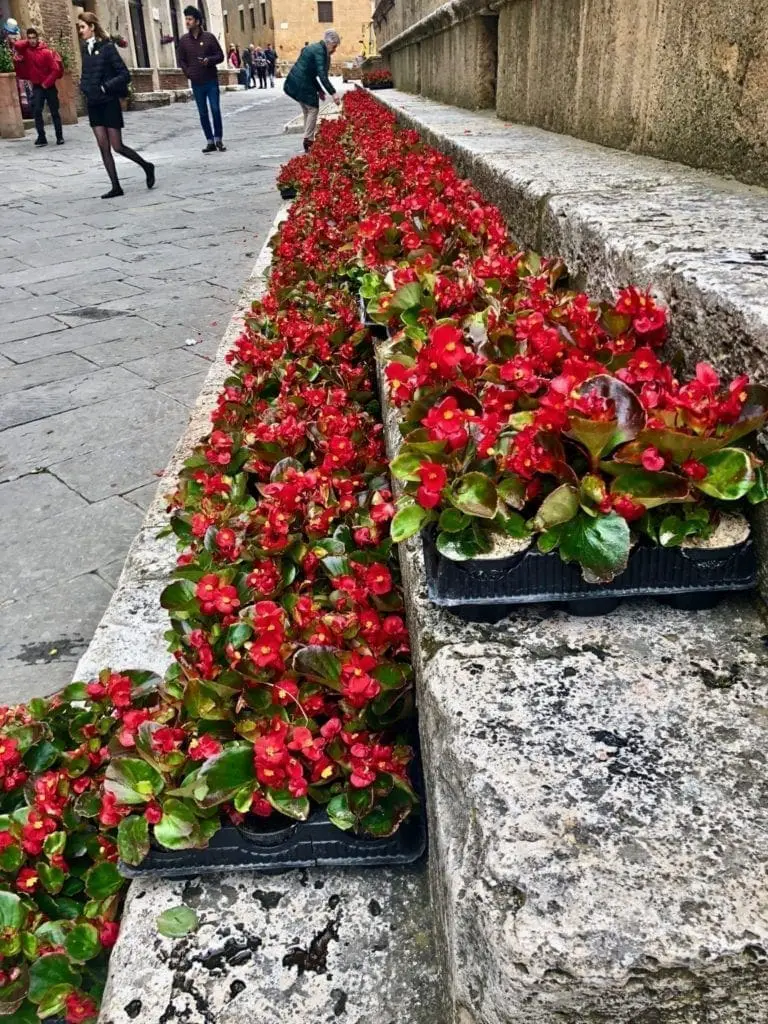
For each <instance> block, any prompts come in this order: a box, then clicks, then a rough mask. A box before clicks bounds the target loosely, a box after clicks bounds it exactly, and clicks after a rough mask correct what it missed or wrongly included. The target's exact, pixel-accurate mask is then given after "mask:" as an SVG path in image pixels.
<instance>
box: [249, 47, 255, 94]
mask: <svg viewBox="0 0 768 1024" xmlns="http://www.w3.org/2000/svg"><path fill="white" fill-rule="evenodd" d="M248 49H249V51H250V54H251V88H252V89H255V88H256V44H255V43H251V45H250V46H249V47H248Z"/></svg>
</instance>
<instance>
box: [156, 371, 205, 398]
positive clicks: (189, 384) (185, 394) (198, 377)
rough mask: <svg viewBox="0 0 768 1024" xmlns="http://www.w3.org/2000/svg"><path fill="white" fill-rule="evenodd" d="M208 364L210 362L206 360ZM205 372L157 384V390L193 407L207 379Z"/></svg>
mask: <svg viewBox="0 0 768 1024" xmlns="http://www.w3.org/2000/svg"><path fill="white" fill-rule="evenodd" d="M206 363H207V364H208V366H210V363H209V362H208V360H206ZM205 377H206V374H205V373H193V374H192V375H191V376H189V377H181V378H179V379H178V380H169V381H165V382H164V383H162V384H158V385H157V389H156V390H157V391H159V392H161V394H163V395H168V397H169V398H174V399H175V400H176V401H177V402H181V404H182V405H186V406H189V407H192V406H193V405H194V404H195V401H196V400H197V396H198V395H199V394H200V388H201V387H202V386H203V381H204V380H205Z"/></svg>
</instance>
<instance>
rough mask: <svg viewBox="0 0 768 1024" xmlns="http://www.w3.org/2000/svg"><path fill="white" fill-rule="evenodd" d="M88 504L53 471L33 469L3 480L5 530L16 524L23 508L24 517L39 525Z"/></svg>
mask: <svg viewBox="0 0 768 1024" xmlns="http://www.w3.org/2000/svg"><path fill="white" fill-rule="evenodd" d="M87 504H88V502H87V501H86V500H85V498H83V497H82V496H81V495H79V494H77V493H76V492H75V491H73V490H72V489H71V488H70V487H67V485H66V484H64V483H62V482H61V480H57V479H56V477H55V476H51V474H50V473H30V474H29V475H28V476H21V477H19V478H18V479H17V480H9V481H8V482H7V483H4V484H0V525H2V527H3V528H4V529H5V530H8V529H10V528H13V527H15V525H16V523H17V522H18V520H19V510H20V509H23V515H24V518H25V519H27V520H29V521H30V522H35V523H37V524H38V527H39V525H40V521H41V520H47V519H48V518H49V517H51V516H55V515H58V514H59V513H60V512H67V511H69V510H70V509H76V508H84V507H85V506H86V505H87Z"/></svg>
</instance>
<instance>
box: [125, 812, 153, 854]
mask: <svg viewBox="0 0 768 1024" xmlns="http://www.w3.org/2000/svg"><path fill="white" fill-rule="evenodd" d="M117 849H118V852H119V853H120V857H121V858H122V860H124V861H125V863H126V864H132V865H133V866H134V867H135V866H136V865H137V864H141V862H142V861H143V860H144V858H145V857H146V856H147V854H148V853H149V825H148V823H147V819H146V818H145V817H144V815H143V814H131V815H130V816H129V817H127V818H123V820H122V821H121V822H120V824H119V825H118V827H117Z"/></svg>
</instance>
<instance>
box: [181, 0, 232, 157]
mask: <svg viewBox="0 0 768 1024" xmlns="http://www.w3.org/2000/svg"><path fill="white" fill-rule="evenodd" d="M184 22H185V24H186V26H187V34H186V35H184V36H182V37H181V39H180V40H179V49H178V58H177V59H178V64H179V67H180V68H181V70H182V71H183V72H184V74H185V75H186V76H187V78H188V79H189V81H190V84H191V86H192V95H193V96H194V97H195V103H196V104H197V111H198V113H199V115H200V127H201V128H202V129H203V135H204V136H205V140H206V145H205V147H204V149H203V152H204V153H213V152H215V151H216V150H217V149H218V150H219V152H221V153H224V152H225V151H226V148H227V147H226V146H225V145H224V142H223V135H224V130H223V127H222V120H221V98H220V95H219V72H218V70H217V68H216V65H217V64H221V63H222V62H223V61H224V52H223V51H222V49H221V47H220V46H219V41H218V39H217V38H216V36H215V35H213V33H212V32H206V31H205V30H204V29H203V16H202V14H201V13H200V11H199V10H198V9H197V7H185V8H184ZM209 107H210V111H211V112H210V116H209V115H208V108H209ZM211 120H213V127H211Z"/></svg>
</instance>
